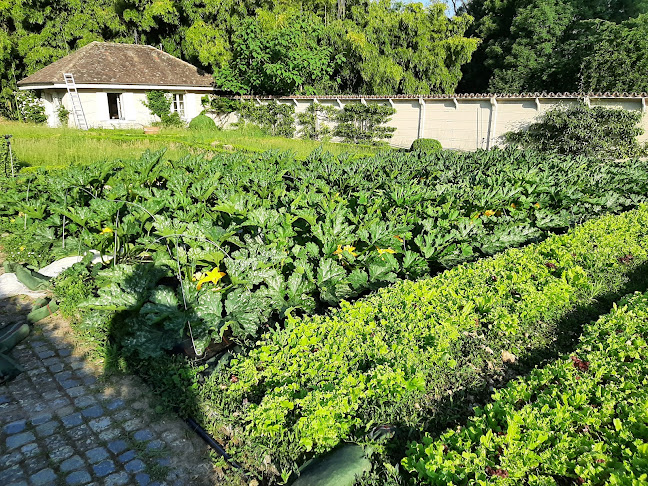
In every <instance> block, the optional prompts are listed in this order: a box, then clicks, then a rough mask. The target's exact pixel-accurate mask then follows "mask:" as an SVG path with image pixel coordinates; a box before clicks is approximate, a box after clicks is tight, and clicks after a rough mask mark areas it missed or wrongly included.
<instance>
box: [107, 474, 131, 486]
mask: <svg viewBox="0 0 648 486" xmlns="http://www.w3.org/2000/svg"><path fill="white" fill-rule="evenodd" d="M129 481H130V477H129V476H128V474H127V473H125V472H124V471H122V472H119V473H117V474H111V475H110V476H108V477H107V478H106V479H105V480H104V484H105V485H106V486H122V485H124V484H128V482H129Z"/></svg>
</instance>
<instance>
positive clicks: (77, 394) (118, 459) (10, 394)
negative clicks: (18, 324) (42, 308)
mask: <svg viewBox="0 0 648 486" xmlns="http://www.w3.org/2000/svg"><path fill="white" fill-rule="evenodd" d="M29 308H30V302H29V301H28V300H27V299H21V298H13V299H4V300H0V323H9V322H15V320H17V319H25V315H26V313H27V312H28V311H29ZM69 332H70V329H69V327H68V325H67V323H66V322H65V321H64V320H63V319H61V318H57V317H55V316H53V317H49V318H48V319H46V320H44V321H41V322H39V323H37V324H36V325H35V326H34V327H33V329H32V334H30V336H29V337H28V338H27V339H26V340H25V341H23V343H21V344H20V345H19V346H17V347H16V348H15V349H14V350H13V351H12V353H11V354H12V355H13V357H14V358H15V359H17V361H18V362H19V363H20V364H21V365H22V366H23V368H24V369H25V372H24V373H22V374H21V375H20V376H18V378H16V379H15V380H13V381H12V382H10V383H8V384H5V385H0V485H2V486H10V485H12V486H18V485H31V486H42V485H62V486H63V485H64V486H68V485H86V484H98V485H112V486H116V485H141V486H146V485H149V486H153V485H169V486H171V485H213V484H219V481H220V480H219V478H218V477H217V475H216V473H215V471H214V469H213V467H212V464H211V461H210V459H209V456H208V450H207V446H206V445H205V444H204V443H203V442H202V441H201V440H200V439H199V438H198V437H197V436H196V435H195V434H194V433H193V432H191V431H190V430H189V428H188V427H187V426H186V425H185V423H184V422H183V421H182V420H180V419H179V418H177V417H175V416H172V415H168V414H161V413H158V412H156V411H155V407H154V406H152V405H153V404H152V399H151V398H149V397H150V396H151V392H150V390H148V389H147V387H146V386H145V385H144V384H143V383H142V382H141V381H140V380H139V379H137V378H135V377H131V376H113V377H111V378H109V379H107V380H106V381H104V380H101V379H100V378H99V377H100V376H101V373H100V372H98V371H97V370H96V369H94V368H93V367H92V366H91V365H90V364H89V363H87V362H85V361H84V359H83V357H81V356H78V355H76V354H75V352H74V347H73V346H72V344H71V343H70V341H69V339H67V338H66V336H68V337H69ZM98 378H99V379H98Z"/></svg>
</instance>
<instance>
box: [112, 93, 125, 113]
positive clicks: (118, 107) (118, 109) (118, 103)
mask: <svg viewBox="0 0 648 486" xmlns="http://www.w3.org/2000/svg"><path fill="white" fill-rule="evenodd" d="M108 118H110V119H111V120H123V119H124V114H123V110H122V95H121V93H108Z"/></svg>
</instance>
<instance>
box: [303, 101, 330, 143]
mask: <svg viewBox="0 0 648 486" xmlns="http://www.w3.org/2000/svg"><path fill="white" fill-rule="evenodd" d="M338 111H339V110H337V109H336V108H334V107H333V106H329V105H322V104H320V103H312V104H310V105H308V108H306V111H304V112H302V113H298V114H297V120H298V121H299V124H300V125H301V133H300V135H301V137H302V138H306V139H309V140H322V138H324V137H327V136H328V135H330V133H331V127H330V126H329V125H328V124H327V122H330V121H332V120H334V119H335V117H336V114H337V112H338Z"/></svg>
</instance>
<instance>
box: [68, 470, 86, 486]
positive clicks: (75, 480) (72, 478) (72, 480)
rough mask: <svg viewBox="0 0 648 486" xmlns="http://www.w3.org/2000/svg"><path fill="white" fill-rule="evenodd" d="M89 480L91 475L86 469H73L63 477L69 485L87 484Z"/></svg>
mask: <svg viewBox="0 0 648 486" xmlns="http://www.w3.org/2000/svg"><path fill="white" fill-rule="evenodd" d="M90 481H92V477H91V476H90V473H89V472H88V471H74V472H73V473H72V474H70V475H69V476H68V477H67V478H65V482H66V483H67V484H69V485H71V486H72V485H77V484H87V483H89V482H90Z"/></svg>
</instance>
